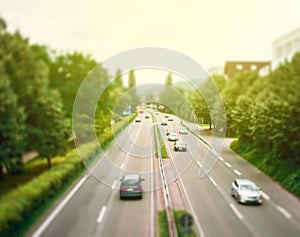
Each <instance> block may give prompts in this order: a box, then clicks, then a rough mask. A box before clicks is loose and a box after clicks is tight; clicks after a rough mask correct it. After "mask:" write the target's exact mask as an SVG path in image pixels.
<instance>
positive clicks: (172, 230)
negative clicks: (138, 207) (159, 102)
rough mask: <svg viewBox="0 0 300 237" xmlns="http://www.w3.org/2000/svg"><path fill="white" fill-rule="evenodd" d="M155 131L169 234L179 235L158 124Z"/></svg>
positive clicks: (173, 236)
mask: <svg viewBox="0 0 300 237" xmlns="http://www.w3.org/2000/svg"><path fill="white" fill-rule="evenodd" d="M154 131H155V136H156V141H157V154H158V164H159V171H160V177H161V182H162V186H163V193H164V201H165V208H166V214H167V221H168V229H169V235H170V237H178V232H177V228H176V223H175V216H174V211H173V205H172V201H171V197H170V193H169V189H168V183H167V179H166V175H165V170H164V164H163V161H162V156H161V148H160V141H159V138H158V132H159V131H158V125H155V129H154Z"/></svg>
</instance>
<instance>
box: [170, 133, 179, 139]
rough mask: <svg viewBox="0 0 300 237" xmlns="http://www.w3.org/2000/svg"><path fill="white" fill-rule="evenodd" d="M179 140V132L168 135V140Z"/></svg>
mask: <svg viewBox="0 0 300 237" xmlns="http://www.w3.org/2000/svg"><path fill="white" fill-rule="evenodd" d="M177 140H178V136H177V133H174V132H172V133H170V134H169V135H168V141H177Z"/></svg>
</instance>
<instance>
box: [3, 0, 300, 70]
mask: <svg viewBox="0 0 300 237" xmlns="http://www.w3.org/2000/svg"><path fill="white" fill-rule="evenodd" d="M0 16H1V17H3V18H4V20H5V21H6V22H7V25H8V30H10V31H12V32H14V31H15V30H17V29H18V30H19V31H20V32H21V33H22V35H23V36H25V37H28V38H29V39H30V42H31V43H40V44H44V45H47V46H48V47H49V48H53V49H57V50H63V51H71V50H77V51H81V52H84V53H89V54H92V56H93V57H94V58H95V59H96V60H98V61H99V62H103V61H105V60H106V59H107V58H110V57H111V56H113V55H115V54H118V53H120V52H123V51H126V50H130V49H134V48H139V47H149V46H150V47H163V48H168V49H172V50H176V51H178V52H180V53H183V54H185V55H187V56H188V57H190V58H192V59H194V60H195V61H197V62H198V63H199V64H200V65H201V66H202V67H203V68H204V69H206V70H208V69H209V68H211V67H222V66H224V63H225V61H227V60H270V59H271V57H272V42H273V41H274V40H276V39H277V38H279V37H280V36H282V35H284V34H286V33H288V32H290V31H292V30H294V29H296V28H298V27H300V1H299V0H243V1H242V0H226V1H224V0H147V1H145V0H119V1H116V0H0Z"/></svg>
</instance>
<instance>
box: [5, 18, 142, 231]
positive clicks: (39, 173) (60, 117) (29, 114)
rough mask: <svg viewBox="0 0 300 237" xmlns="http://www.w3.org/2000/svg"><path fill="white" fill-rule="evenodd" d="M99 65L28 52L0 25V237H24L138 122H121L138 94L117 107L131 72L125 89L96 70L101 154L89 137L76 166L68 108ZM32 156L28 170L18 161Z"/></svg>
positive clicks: (76, 55)
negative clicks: (28, 154) (99, 88)
mask: <svg viewBox="0 0 300 237" xmlns="http://www.w3.org/2000/svg"><path fill="white" fill-rule="evenodd" d="M97 64H98V63H97V62H96V60H94V59H93V58H92V56H91V55H87V54H83V53H81V52H76V51H74V52H62V51H60V52H58V51H55V50H53V49H49V48H47V47H45V46H43V45H36V44H31V43H30V40H29V39H27V38H24V37H23V36H22V35H21V34H20V33H19V32H18V31H17V32H13V33H11V32H9V31H7V29H6V22H5V20H4V19H2V18H0V98H1V103H0V140H1V143H0V210H1V212H0V235H1V236H22V235H23V234H24V231H25V230H26V228H28V227H29V226H30V223H33V222H34V220H35V218H37V217H38V216H39V215H40V214H41V213H43V211H44V210H46V208H47V207H49V205H50V204H51V203H52V202H53V201H54V200H55V199H56V198H58V197H59V196H60V195H61V194H62V193H63V191H64V190H65V189H67V188H68V187H69V186H70V185H71V184H72V183H73V182H74V181H75V180H76V178H78V177H79V176H80V174H82V173H83V172H84V171H85V170H86V169H85V165H88V164H90V163H92V162H93V160H94V159H95V158H96V157H97V156H98V155H99V154H100V152H102V150H103V149H105V147H106V146H108V145H109V144H110V142H111V141H112V140H113V138H114V136H116V135H117V134H118V133H119V132H120V131H121V130H122V129H123V128H124V127H125V126H126V125H127V124H129V123H130V122H131V120H132V119H133V117H134V116H135V115H136V114H135V113H132V112H133V111H131V113H132V115H131V116H128V117H124V115H123V114H122V112H123V111H124V109H126V108H128V106H129V105H132V108H135V105H136V104H138V103H139V101H138V100H137V97H136V96H135V93H131V94H130V96H127V97H126V98H125V99H123V100H120V98H121V97H122V96H123V94H124V93H125V92H126V91H128V90H129V89H130V88H131V87H135V76H134V71H133V70H132V71H131V72H130V76H129V86H128V87H124V86H123V81H122V72H121V71H120V70H117V71H116V73H115V75H108V73H107V70H106V69H104V68H102V67H101V66H98V67H97V69H98V70H97V73H99V75H98V77H97V78H99V85H106V84H107V83H109V86H108V87H107V88H106V89H105V90H104V93H103V95H102V97H101V98H100V100H99V102H98V104H97V107H96V110H95V131H96V133H97V138H98V141H99V143H100V144H101V149H100V148H99V147H98V144H94V143H95V142H91V141H89V139H88V136H87V139H86V143H85V144H84V145H83V146H82V147H81V148H82V149H81V151H83V152H84V153H85V157H86V158H85V159H86V160H85V161H84V162H83V161H82V160H81V159H80V157H79V156H78V154H77V151H76V149H75V145H74V137H73V134H72V129H71V120H72V109H73V103H74V100H75V97H76V93H77V90H78V88H79V86H80V84H81V83H82V81H83V80H84V79H85V77H86V75H87V74H88V73H89V72H90V71H91V70H92V69H93V68H94V67H95V66H96V65H97ZM112 78H113V79H114V80H111V79H112ZM117 102H118V106H116V103H117ZM84 119H88V118H84ZM30 151H34V152H36V153H37V154H38V155H37V156H36V157H35V158H33V159H32V160H29V161H27V160H26V162H25V160H24V159H23V158H22V155H23V154H24V153H26V152H30ZM81 158H82V157H81ZM83 163H84V164H85V165H84V164H83Z"/></svg>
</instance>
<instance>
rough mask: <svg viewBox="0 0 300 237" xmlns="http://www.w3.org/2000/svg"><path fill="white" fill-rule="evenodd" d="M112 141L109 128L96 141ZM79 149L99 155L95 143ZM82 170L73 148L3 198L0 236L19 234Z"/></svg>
mask: <svg viewBox="0 0 300 237" xmlns="http://www.w3.org/2000/svg"><path fill="white" fill-rule="evenodd" d="M134 116H135V114H133V115H132V116H130V117H129V118H128V119H124V120H122V121H121V122H119V123H117V124H115V125H114V132H115V135H116V134H117V133H119V132H120V131H121V130H122V129H124V127H125V126H126V125H127V124H129V122H130V121H132V119H133V118H134ZM112 139H113V132H112V130H111V128H109V129H107V130H106V131H105V133H102V134H101V136H100V137H99V142H100V144H104V145H107V144H108V143H109V142H110V141H111V140H112ZM81 150H82V151H83V152H84V153H85V157H87V158H86V159H88V160H91V158H92V157H94V156H95V154H96V153H97V152H99V151H98V149H97V144H95V143H89V144H85V145H83V146H82V147H81ZM85 162H86V161H85ZM81 169H82V160H81V159H80V158H79V156H78V154H77V151H76V150H75V149H74V150H72V151H70V152H68V153H67V154H66V155H65V160H64V161H63V162H62V163H60V164H58V165H56V166H54V167H52V168H51V169H50V170H48V171H45V172H44V173H42V174H40V175H39V176H37V177H36V178H35V179H33V180H31V181H30V182H28V183H26V184H24V185H22V186H19V187H18V188H16V189H14V190H12V191H11V192H9V193H7V194H6V195H4V196H3V197H2V198H1V199H0V210H1V211H0V235H1V236H2V237H6V236H7V237H9V236H16V235H18V234H19V233H20V231H21V230H22V229H23V226H24V223H26V222H28V219H30V217H31V216H32V213H34V212H36V210H38V209H40V208H41V207H43V206H44V205H46V203H47V202H48V201H49V200H50V199H51V198H53V197H54V196H55V195H57V193H58V192H59V191H60V190H61V189H62V187H63V185H64V184H65V183H67V182H69V181H71V180H72V178H73V177H74V176H75V175H76V174H78V172H79V171H80V170H81Z"/></svg>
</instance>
